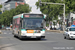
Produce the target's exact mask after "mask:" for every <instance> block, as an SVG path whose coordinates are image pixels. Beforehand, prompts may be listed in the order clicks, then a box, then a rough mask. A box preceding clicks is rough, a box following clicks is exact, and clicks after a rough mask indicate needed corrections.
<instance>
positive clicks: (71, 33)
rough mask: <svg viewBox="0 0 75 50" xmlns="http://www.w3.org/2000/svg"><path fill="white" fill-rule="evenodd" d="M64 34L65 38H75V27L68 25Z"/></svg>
mask: <svg viewBox="0 0 75 50" xmlns="http://www.w3.org/2000/svg"><path fill="white" fill-rule="evenodd" d="M63 35H64V39H75V27H67V28H66V30H65V32H64V34H63Z"/></svg>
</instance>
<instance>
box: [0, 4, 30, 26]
mask: <svg viewBox="0 0 75 50" xmlns="http://www.w3.org/2000/svg"><path fill="white" fill-rule="evenodd" d="M30 11H31V7H29V5H28V4H24V5H19V6H17V7H16V8H15V9H11V10H10V11H8V10H6V11H5V12H4V13H3V14H1V15H0V23H1V24H4V25H10V23H12V19H13V16H15V15H18V14H21V13H29V12H30Z"/></svg>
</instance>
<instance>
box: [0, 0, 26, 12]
mask: <svg viewBox="0 0 75 50" xmlns="http://www.w3.org/2000/svg"><path fill="white" fill-rule="evenodd" d="M19 4H23V5H24V4H25V0H8V1H6V2H5V3H3V4H2V9H1V10H2V12H4V11H5V10H10V9H12V8H16V7H17V6H18V5H19Z"/></svg>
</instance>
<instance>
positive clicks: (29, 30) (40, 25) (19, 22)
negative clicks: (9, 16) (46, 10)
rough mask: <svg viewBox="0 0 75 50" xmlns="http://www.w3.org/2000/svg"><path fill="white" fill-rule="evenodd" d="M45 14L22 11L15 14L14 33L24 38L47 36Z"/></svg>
mask: <svg viewBox="0 0 75 50" xmlns="http://www.w3.org/2000/svg"><path fill="white" fill-rule="evenodd" d="M45 26H46V22H45V16H44V15H43V14H33V13H22V14H19V15H16V16H13V35H14V36H15V37H16V36H17V37H19V39H23V38H36V39H41V38H45Z"/></svg>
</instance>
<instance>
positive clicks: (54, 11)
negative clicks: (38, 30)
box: [36, 0, 63, 21]
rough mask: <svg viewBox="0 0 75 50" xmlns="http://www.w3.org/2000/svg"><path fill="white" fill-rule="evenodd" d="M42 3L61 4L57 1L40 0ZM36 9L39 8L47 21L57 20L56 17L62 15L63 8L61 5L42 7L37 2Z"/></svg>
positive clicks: (44, 5) (43, 5) (45, 5)
mask: <svg viewBox="0 0 75 50" xmlns="http://www.w3.org/2000/svg"><path fill="white" fill-rule="evenodd" d="M41 1H42V2H51V3H56V2H61V1H58V0H41ZM36 6H37V8H40V11H41V12H42V13H44V14H46V15H47V16H48V17H47V18H46V19H47V20H50V21H51V20H55V19H58V15H60V14H63V6H61V5H53V4H42V6H39V1H38V2H36Z"/></svg>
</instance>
